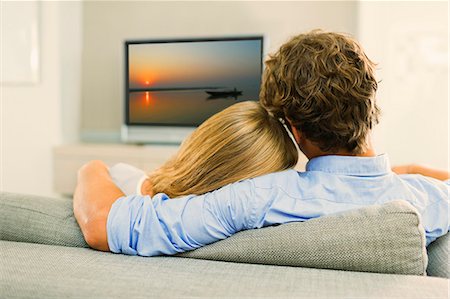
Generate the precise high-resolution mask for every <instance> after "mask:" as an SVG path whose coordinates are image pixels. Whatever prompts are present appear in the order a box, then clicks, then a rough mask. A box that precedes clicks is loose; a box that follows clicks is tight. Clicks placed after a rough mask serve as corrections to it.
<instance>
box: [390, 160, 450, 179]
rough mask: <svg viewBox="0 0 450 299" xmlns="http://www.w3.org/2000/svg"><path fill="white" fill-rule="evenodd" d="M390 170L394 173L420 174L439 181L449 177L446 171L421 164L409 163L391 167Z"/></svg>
mask: <svg viewBox="0 0 450 299" xmlns="http://www.w3.org/2000/svg"><path fill="white" fill-rule="evenodd" d="M392 171H393V172H395V173H396V174H421V175H423V176H427V177H431V178H435V179H438V180H441V181H446V180H448V179H450V174H449V172H448V171H445V170H439V169H433V168H429V167H426V166H422V165H417V164H409V165H402V166H395V167H392Z"/></svg>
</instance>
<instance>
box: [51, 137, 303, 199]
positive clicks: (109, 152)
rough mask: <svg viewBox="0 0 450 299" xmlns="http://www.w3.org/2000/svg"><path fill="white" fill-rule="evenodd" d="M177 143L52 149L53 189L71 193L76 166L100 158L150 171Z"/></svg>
mask: <svg viewBox="0 0 450 299" xmlns="http://www.w3.org/2000/svg"><path fill="white" fill-rule="evenodd" d="M178 147H179V145H156V144H155V145H153V144H144V145H131V144H119V143H117V144H113V143H104V144H100V143H79V144H71V145H62V146H57V147H55V148H54V149H53V178H54V179H53V185H54V189H55V192H57V193H59V194H64V195H72V194H73V192H74V190H75V185H76V182H77V172H78V169H79V168H80V167H81V166H82V165H84V164H85V163H87V162H89V161H91V160H102V161H104V162H105V163H106V164H108V165H109V166H112V165H114V164H116V163H119V162H123V163H127V164H131V165H133V166H136V167H138V168H140V169H143V170H145V171H148V172H150V171H152V170H154V169H156V168H157V167H158V166H160V165H162V164H163V163H164V162H165V161H167V160H168V159H169V158H171V157H172V156H173V155H174V154H175V153H176V152H177V150H178ZM306 162H307V159H306V157H305V156H303V155H300V156H299V161H298V163H297V166H296V167H295V169H297V170H299V171H303V170H304V169H305V164H306Z"/></svg>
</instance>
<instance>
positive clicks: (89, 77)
mask: <svg viewBox="0 0 450 299" xmlns="http://www.w3.org/2000/svg"><path fill="white" fill-rule="evenodd" d="M356 12H357V4H356V2H355V1H344V2H323V1H315V2H314V1H298V2H295V1H294V2H284V1H276V2H275V1H274V2H264V1H224V2H216V1H196V2H193V1H159V2H125V1H123V2H98V1H94V2H86V3H85V4H84V11H83V13H84V16H83V17H84V19H83V24H84V35H83V37H84V41H83V42H84V49H83V50H84V51H83V70H82V74H83V76H82V100H83V103H82V137H83V139H85V140H97V141H98V140H104V141H108V140H109V139H111V140H114V139H116V140H119V138H120V126H121V124H122V118H123V106H124V91H123V90H124V89H123V81H124V75H123V74H124V67H123V64H124V63H123V62H124V51H123V48H124V46H123V42H124V41H125V40H127V39H131V40H132V39H158V38H180V37H214V36H216V37H220V36H236V35H238V36H239V35H254V34H258V35H261V34H263V35H264V36H265V38H266V41H267V42H268V45H269V47H268V49H267V52H273V51H275V50H276V49H277V48H278V47H279V46H280V45H281V44H282V43H283V42H285V41H286V40H287V39H288V38H289V37H291V36H293V35H295V34H297V33H299V32H302V31H308V30H311V29H315V28H323V29H325V30H334V31H345V32H349V33H351V34H355V33H356V22H357V15H356Z"/></svg>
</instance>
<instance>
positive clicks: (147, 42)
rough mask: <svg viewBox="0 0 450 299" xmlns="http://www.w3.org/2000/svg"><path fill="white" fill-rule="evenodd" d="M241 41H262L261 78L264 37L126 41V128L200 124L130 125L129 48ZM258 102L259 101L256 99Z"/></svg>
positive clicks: (195, 125) (189, 126)
mask: <svg viewBox="0 0 450 299" xmlns="http://www.w3.org/2000/svg"><path fill="white" fill-rule="evenodd" d="M241 40H259V41H260V47H261V52H260V58H261V61H260V68H259V72H260V76H262V72H263V65H264V63H263V60H264V36H263V35H249V36H236V37H208V38H205V37H196V38H174V39H146V40H125V41H124V47H125V72H124V73H125V109H124V112H125V117H124V119H125V123H124V126H125V127H126V128H132V127H139V128H143V127H147V128H157V127H178V128H186V129H187V128H196V127H198V126H199V125H200V124H178V123H130V111H129V109H130V106H129V100H130V92H129V90H130V82H129V75H130V74H129V46H130V45H136V44H165V43H188V42H219V41H241ZM255 100H257V99H255Z"/></svg>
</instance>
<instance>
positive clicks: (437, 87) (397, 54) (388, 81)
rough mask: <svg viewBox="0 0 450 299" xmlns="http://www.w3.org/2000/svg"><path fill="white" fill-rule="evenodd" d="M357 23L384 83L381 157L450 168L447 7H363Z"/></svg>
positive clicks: (380, 99)
mask: <svg viewBox="0 0 450 299" xmlns="http://www.w3.org/2000/svg"><path fill="white" fill-rule="evenodd" d="M358 23H359V29H358V31H359V33H358V36H359V40H360V42H361V44H362V45H363V47H364V48H365V50H366V52H367V54H368V56H369V57H370V58H371V59H372V60H374V61H375V62H377V63H378V64H379V65H378V79H380V80H382V81H381V83H380V84H379V92H378V97H377V98H378V102H379V104H380V106H381V108H382V111H383V115H382V118H381V123H380V124H379V125H378V127H377V128H376V131H375V146H376V147H377V149H378V151H379V152H387V153H388V154H389V156H390V158H391V162H392V164H402V163H411V162H418V163H422V164H428V165H430V166H434V167H439V168H446V167H448V162H449V160H448V157H449V103H448V83H449V81H448V80H449V77H448V71H449V67H448V2H431V1H428V2H411V1H407V2H390V1H389V2H380V1H376V2H369V1H368V2H366V1H364V2H362V3H360V6H359V22H358Z"/></svg>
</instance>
